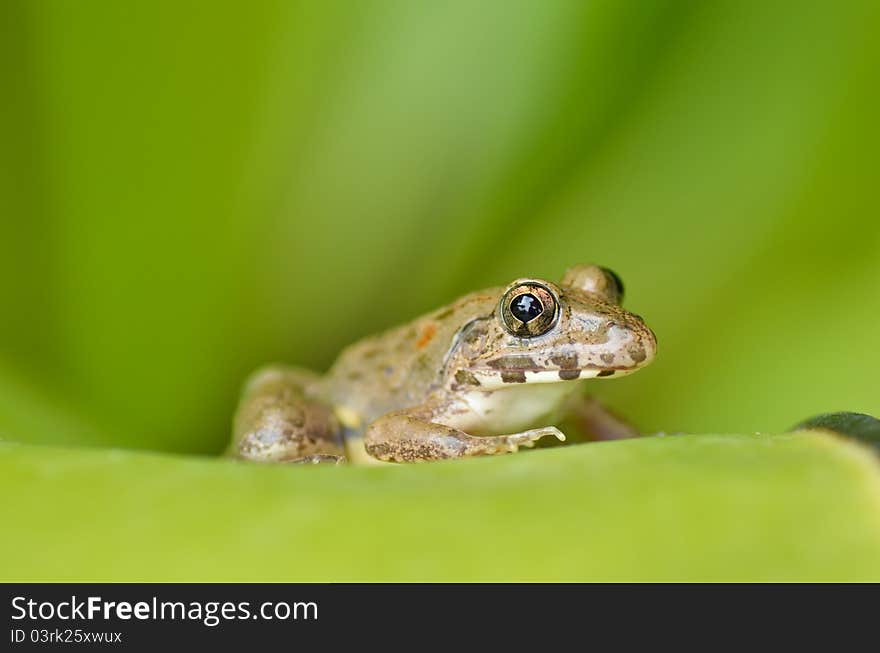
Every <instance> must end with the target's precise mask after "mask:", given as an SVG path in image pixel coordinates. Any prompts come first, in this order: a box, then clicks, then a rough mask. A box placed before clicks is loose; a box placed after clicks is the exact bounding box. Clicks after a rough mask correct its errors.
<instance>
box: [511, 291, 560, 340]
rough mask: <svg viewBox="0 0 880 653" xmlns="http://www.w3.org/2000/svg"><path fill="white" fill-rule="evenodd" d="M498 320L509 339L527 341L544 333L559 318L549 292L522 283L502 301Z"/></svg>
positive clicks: (551, 294) (553, 296)
mask: <svg viewBox="0 0 880 653" xmlns="http://www.w3.org/2000/svg"><path fill="white" fill-rule="evenodd" d="M499 308H500V309H501V320H502V322H503V323H504V328H505V329H507V330H508V331H509V332H510V333H511V334H512V335H515V336H519V337H521V338H530V337H533V336H540V335H543V334H545V333H547V332H548V331H549V330H550V329H552V328H553V326H554V325H555V324H556V321H557V320H558V318H559V302H558V301H557V300H556V296H555V295H554V294H553V293H552V292H551V291H550V289H549V288H547V287H545V286H543V285H541V284H539V283H532V282H526V283H521V284H518V285H516V286H514V287H513V288H511V289H510V290H508V291H507V292H506V293H504V296H503V297H502V298H501V304H500V306H499Z"/></svg>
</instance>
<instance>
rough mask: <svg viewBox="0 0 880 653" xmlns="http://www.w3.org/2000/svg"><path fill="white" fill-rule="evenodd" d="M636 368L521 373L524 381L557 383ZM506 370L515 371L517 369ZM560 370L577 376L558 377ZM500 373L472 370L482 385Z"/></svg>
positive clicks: (615, 375) (608, 375) (497, 380)
mask: <svg viewBox="0 0 880 653" xmlns="http://www.w3.org/2000/svg"><path fill="white" fill-rule="evenodd" d="M636 369H637V368H636V367H633V368H622V369H614V368H608V369H607V370H605V369H602V368H599V367H586V368H580V369H572V370H525V371H524V372H523V373H524V374H525V381H524V382H525V383H559V382H560V381H565V380H583V379H594V378H596V377H599V376H600V374H601V375H602V377H607V378H614V377H617V376H623V375H625V374H629V373H631V372H634V371H635V370H636ZM508 371H509V372H513V373H515V372H517V371H518V370H508ZM560 372H579V374H578V376H577V377H573V378H571V379H565V378H562V377H560ZM602 372H613V374H602ZM501 374H502V372H501V371H499V370H487V369H483V370H474V376H475V377H476V378H477V380H479V381H480V382H481V383H483V384H484V385H496V384H497V383H498V382H499V381H500V379H501ZM505 385H507V384H505Z"/></svg>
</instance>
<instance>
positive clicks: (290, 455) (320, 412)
mask: <svg viewBox="0 0 880 653" xmlns="http://www.w3.org/2000/svg"><path fill="white" fill-rule="evenodd" d="M316 380H317V377H316V376H315V375H314V374H312V373H311V372H308V371H306V370H297V369H294V368H289V367H281V366H272V367H267V368H264V369H261V370H259V371H258V372H257V373H255V374H254V375H253V376H252V377H251V378H250V380H249V381H248V382H247V383H246V384H245V388H244V392H243V393H242V398H241V403H240V404H239V407H238V411H237V412H236V415H235V425H234V429H233V438H232V443H231V445H230V448H229V454H231V455H233V456H237V457H239V458H244V459H247V460H254V461H259V462H283V463H291V462H296V463H338V462H342V461H344V460H345V458H344V448H343V443H342V430H341V428H340V426H339V422H338V421H337V419H336V417H335V416H334V414H333V411H332V409H331V408H330V407H329V406H326V405H325V404H323V403H321V402H319V401H317V400H315V399H313V398H312V397H310V396H309V392H308V390H309V387H311V386H312V385H314V384H315V383H316Z"/></svg>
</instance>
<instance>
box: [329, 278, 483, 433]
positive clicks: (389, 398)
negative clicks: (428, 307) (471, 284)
mask: <svg viewBox="0 0 880 653" xmlns="http://www.w3.org/2000/svg"><path fill="white" fill-rule="evenodd" d="M500 293H501V289H499V288H492V289H489V290H483V291H480V292H475V293H471V294H470V295H466V296H464V297H462V298H460V299H458V300H457V301H455V302H453V303H452V304H449V305H448V306H444V307H443V308H439V309H437V310H435V311H432V312H431V313H428V314H426V315H423V316H421V317H419V318H416V319H415V320H413V321H412V322H410V323H408V324H404V325H402V326H399V327H395V328H393V329H390V330H388V331H385V332H383V333H380V334H377V335H374V336H369V337H367V338H365V339H363V340H360V341H358V342H356V343H354V344H353V345H351V346H349V347H347V348H346V349H345V350H343V351H342V353H341V354H340V355H339V358H337V359H336V362H335V363H334V364H333V367H332V368H331V369H330V371H329V372H328V373H327V378H326V381H325V383H326V385H325V394H326V395H327V397H328V399H329V400H330V401H332V402H333V403H334V404H335V405H337V406H343V407H345V408H346V409H348V410H350V411H353V412H354V413H356V414H357V415H359V416H360V418H361V419H362V420H364V421H365V422H369V421H371V420H373V419H375V418H376V417H379V416H380V415H383V414H385V413H388V412H390V411H392V410H397V409H400V408H407V407H409V406H413V405H416V404H419V403H421V402H423V401H424V399H425V398H426V397H427V396H428V395H429V394H430V393H431V391H432V390H434V389H435V388H437V387H438V386H439V384H440V383H442V381H443V372H444V369H443V367H444V361H445V359H446V356H447V354H448V352H449V350H450V348H451V347H452V344H453V341H454V339H455V335H456V334H457V333H458V331H459V330H460V329H461V327H462V326H464V325H465V324H467V323H469V322H470V321H471V320H473V319H475V318H479V317H484V316H487V315H490V314H491V313H492V312H493V311H494V310H495V305H496V302H497V300H498V297H499V296H500Z"/></svg>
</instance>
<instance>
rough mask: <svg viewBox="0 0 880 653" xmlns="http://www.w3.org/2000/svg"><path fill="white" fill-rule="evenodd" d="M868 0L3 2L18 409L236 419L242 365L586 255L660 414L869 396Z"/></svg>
mask: <svg viewBox="0 0 880 653" xmlns="http://www.w3.org/2000/svg"><path fill="white" fill-rule="evenodd" d="M878 30H880V4H878V3H876V2H872V1H865V2H836V3H830V2H829V3H799V2H793V1H791V2H759V1H754V2H747V1H742V0H739V1H729V2H715V3H702V2H645V1H639V2H616V1H615V2H612V1H606V2H581V1H567V2H566V1H557V0H541V1H536V0H531V1H522V2H511V1H503V2H502V1H496V2H473V1H471V2H463V1H462V2H447V3H422V2H413V1H411V0H398V1H391V0H384V1H371V2H338V3H335V2H326V3H325V2H321V3H319V2H310V3H295V2H288V1H284V0H264V1H260V2H256V1H255V2H249V3H231V2H223V3H221V2H207V1H204V2H180V1H179V0H176V1H174V2H170V1H159V0H152V1H151V2H140V3H137V2H136V3H119V2H112V1H110V0H107V1H103V2H99V1H94V0H89V1H84V2H75V1H73V0H68V1H63V0H54V1H52V0H43V1H41V2H33V1H30V0H5V1H4V2H3V3H2V5H0V93H2V95H0V98H2V101H0V144H2V148H0V439H4V440H10V441H20V442H31V443H57V444H89V445H114V446H121V447H131V448H149V449H159V450H166V451H177V452H199V453H210V452H217V451H219V450H221V449H222V447H223V446H224V444H225V442H226V440H227V438H228V432H229V422H230V419H231V414H232V410H233V408H234V404H235V399H236V395H237V392H238V387H239V384H240V383H241V380H242V378H243V377H244V375H246V374H247V373H248V372H249V371H250V370H251V369H252V368H254V367H256V366H257V365H259V364H261V363H263V362H265V361H269V360H284V361H288V362H292V363H299V364H304V365H309V366H312V367H315V368H318V369H323V368H325V367H326V366H327V365H329V363H330V362H331V361H332V359H333V357H334V355H335V354H336V353H337V352H338V351H339V349H340V348H341V347H342V346H344V345H345V344H347V343H349V342H351V341H352V340H354V339H357V338H359V337H361V336H363V335H365V334H367V333H369V332H372V331H375V330H378V329H382V328H385V327H388V326H391V325H394V324H396V323H399V322H400V321H403V320H407V319H409V318H411V317H414V316H415V315H417V314H419V313H420V312H423V311H425V310H429V309H432V308H434V307H436V306H439V305H441V304H442V303H444V302H447V301H449V300H451V299H453V298H454V297H455V296H457V295H458V294H460V293H463V292H467V291H470V290H473V289H475V288H479V287H483V286H487V285H499V284H504V283H506V282H507V281H509V280H510V279H512V278H514V277H518V276H524V275H535V276H548V277H549V278H553V279H555V278H558V277H559V276H560V275H561V273H562V272H563V270H564V269H565V268H566V267H567V266H568V265H570V264H573V263H577V262H597V263H600V264H602V265H606V266H609V267H611V268H613V269H615V270H616V271H617V272H618V273H619V274H620V275H621V276H622V277H623V279H624V281H625V282H626V284H627V293H628V297H627V305H628V306H629V307H630V308H632V309H633V310H635V311H636V312H638V313H640V314H642V315H644V316H645V318H646V319H647V320H648V322H649V323H650V324H651V326H652V327H653V328H654V330H655V332H656V333H657V335H658V339H659V343H660V351H659V357H658V359H657V361H656V362H655V363H654V365H652V366H651V367H650V368H648V369H646V370H645V371H643V372H641V373H639V374H638V375H635V376H633V377H629V378H627V379H625V380H621V381H614V382H611V383H596V384H593V385H594V390H595V392H596V393H597V394H599V395H601V396H603V397H605V398H606V399H607V401H608V402H609V403H610V404H611V405H612V406H614V407H615V408H617V409H618V410H619V411H621V412H623V413H625V414H627V415H629V416H631V418H632V419H633V420H634V421H635V422H636V423H637V424H638V425H640V426H641V427H642V428H644V429H646V430H650V431H666V432H677V431H687V432H697V433H706V432H745V433H749V432H754V431H779V430H784V429H785V428H787V427H789V426H790V425H792V424H794V423H796V422H798V421H800V420H801V419H803V418H805V417H807V416H809V415H812V414H814V413H819V412H824V411H829V410H853V411H861V412H868V413H880V392H878V384H877V380H876V378H877V370H878V368H880V347H878V345H877V337H878V322H880V291H878V289H880V219H878V218H880V214H878V185H880V184H878V182H880V178H878V177H880V175H878V161H877V159H878V156H877V153H878V147H880V127H878V116H880V83H878V69H880V40H878V38H877V34H878V33H880V31H878Z"/></svg>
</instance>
